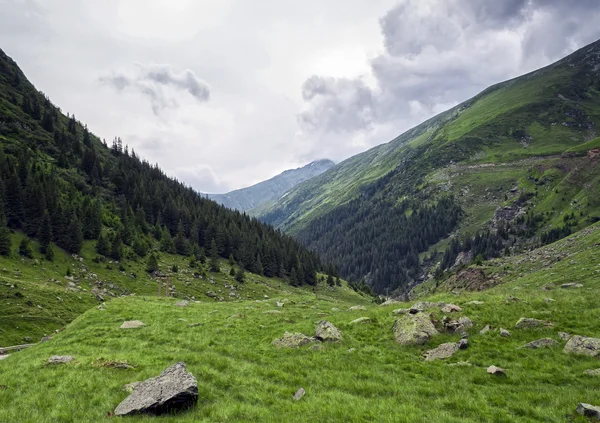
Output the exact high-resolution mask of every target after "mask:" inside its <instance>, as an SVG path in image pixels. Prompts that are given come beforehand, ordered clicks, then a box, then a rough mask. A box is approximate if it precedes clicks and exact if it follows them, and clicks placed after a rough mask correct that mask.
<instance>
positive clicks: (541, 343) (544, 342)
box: [521, 338, 558, 350]
mask: <svg viewBox="0 0 600 423" xmlns="http://www.w3.org/2000/svg"><path fill="white" fill-rule="evenodd" d="M556 345H558V342H557V341H555V340H554V339H552V338H543V339H538V340H537V341H533V342H530V343H528V344H525V345H523V346H522V347H521V348H529V349H532V350H537V349H538V348H547V347H554V346H556Z"/></svg>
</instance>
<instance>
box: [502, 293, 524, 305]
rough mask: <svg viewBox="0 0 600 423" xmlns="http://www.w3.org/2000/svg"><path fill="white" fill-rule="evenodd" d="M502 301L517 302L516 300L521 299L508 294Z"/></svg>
mask: <svg viewBox="0 0 600 423" xmlns="http://www.w3.org/2000/svg"><path fill="white" fill-rule="evenodd" d="M504 301H505V302H507V303H510V302H513V303H518V302H520V301H521V299H520V298H517V297H514V296H512V295H509V296H508V297H506V298H505V299H504Z"/></svg>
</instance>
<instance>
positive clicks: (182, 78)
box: [99, 63, 210, 115]
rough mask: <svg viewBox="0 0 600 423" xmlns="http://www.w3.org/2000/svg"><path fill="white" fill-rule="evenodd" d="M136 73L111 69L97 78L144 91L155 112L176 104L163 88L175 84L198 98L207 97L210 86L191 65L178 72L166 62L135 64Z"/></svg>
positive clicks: (205, 99)
mask: <svg viewBox="0 0 600 423" xmlns="http://www.w3.org/2000/svg"><path fill="white" fill-rule="evenodd" d="M136 68H137V69H136V70H137V71H136V73H135V74H134V75H126V74H124V73H118V72H113V73H112V74H110V75H104V76H101V77H100V78H99V80H100V82H101V83H103V84H106V85H109V86H112V87H113V88H114V89H116V90H117V91H119V92H122V91H125V90H133V91H137V92H139V93H142V94H144V95H145V96H147V97H148V98H149V99H150V103H151V106H152V111H153V112H154V114H155V115H159V114H160V112H161V111H162V110H164V109H166V108H174V107H177V105H178V103H177V100H176V98H175V97H174V96H172V95H169V94H168V93H167V92H165V88H166V89H167V90H168V89H169V88H174V89H176V90H182V91H186V92H188V93H189V94H190V95H191V96H192V97H194V98H195V99H196V100H197V101H198V102H205V101H208V100H209V99H210V88H209V86H208V84H207V83H206V82H204V81H203V80H201V79H200V78H198V77H197V76H196V74H194V72H193V71H192V70H190V69H185V70H184V71H182V72H180V73H175V72H173V69H172V68H171V66H169V65H143V64H139V63H138V64H136Z"/></svg>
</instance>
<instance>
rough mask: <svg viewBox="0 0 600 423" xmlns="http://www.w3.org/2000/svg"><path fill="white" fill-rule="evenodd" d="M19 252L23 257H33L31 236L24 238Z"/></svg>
mask: <svg viewBox="0 0 600 423" xmlns="http://www.w3.org/2000/svg"><path fill="white" fill-rule="evenodd" d="M19 254H20V255H22V256H23V257H27V258H33V250H32V249H31V241H30V240H29V238H27V237H26V238H23V239H22V240H21V243H20V244H19Z"/></svg>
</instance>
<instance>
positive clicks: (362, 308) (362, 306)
mask: <svg viewBox="0 0 600 423" xmlns="http://www.w3.org/2000/svg"><path fill="white" fill-rule="evenodd" d="M364 310H366V307H365V306H364V305H355V306H352V307H350V308H349V309H348V311H364Z"/></svg>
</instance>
